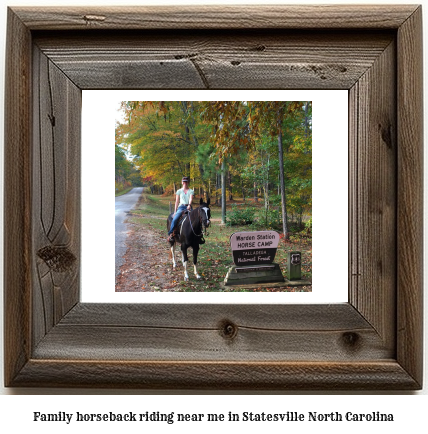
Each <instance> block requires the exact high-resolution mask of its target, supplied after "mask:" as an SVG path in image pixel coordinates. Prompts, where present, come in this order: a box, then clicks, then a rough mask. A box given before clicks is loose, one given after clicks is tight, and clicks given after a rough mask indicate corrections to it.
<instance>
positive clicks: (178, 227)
mask: <svg viewBox="0 0 428 434" xmlns="http://www.w3.org/2000/svg"><path fill="white" fill-rule="evenodd" d="M188 213H189V211H187V210H184V211H182V213H181V216H180V218H179V220H178V222H177V224H176V225H175V228H174V229H173V231H172V234H171V235H172V238H176V237H177V236H178V235H179V234H180V231H181V225H182V224H183V223H184V220H186V217H187V214H188Z"/></svg>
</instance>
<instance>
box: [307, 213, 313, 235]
mask: <svg viewBox="0 0 428 434" xmlns="http://www.w3.org/2000/svg"><path fill="white" fill-rule="evenodd" d="M305 229H306V232H307V233H308V234H311V233H312V217H311V218H310V219H309V220H308V221H307V222H306V223H305Z"/></svg>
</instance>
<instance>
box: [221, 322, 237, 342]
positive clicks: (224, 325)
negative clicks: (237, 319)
mask: <svg viewBox="0 0 428 434" xmlns="http://www.w3.org/2000/svg"><path fill="white" fill-rule="evenodd" d="M219 328H220V334H221V335H222V336H223V337H224V338H225V339H233V338H234V337H235V336H236V335H237V333H238V327H237V326H236V325H235V324H233V323H232V322H231V321H229V320H224V321H222V322H221V323H220V327H219Z"/></svg>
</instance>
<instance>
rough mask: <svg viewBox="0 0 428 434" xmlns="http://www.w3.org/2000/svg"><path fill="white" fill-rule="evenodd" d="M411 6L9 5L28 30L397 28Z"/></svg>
mask: <svg viewBox="0 0 428 434" xmlns="http://www.w3.org/2000/svg"><path fill="white" fill-rule="evenodd" d="M416 8H417V6H415V5H384V6H381V5H347V6H345V5H344V6H339V5H308V6H304V5H300V6H299V5H293V6H290V5H288V6H287V5H275V6H261V5H260V6H257V5H254V6H253V5H245V6H199V7H198V6H179V7H177V6H164V7H90V6H88V7H67V8H61V7H50V8H49V7H47V8H43V9H35V8H30V7H14V8H13V9H14V11H15V12H16V13H17V14H18V15H19V17H20V19H21V20H22V22H23V23H24V24H25V26H27V27H28V28H29V29H31V30H39V29H41V30H78V29H87V28H91V29H115V30H116V29H149V30H154V29H278V28H282V29H302V28H304V29H320V28H321V29H331V28H339V29H340V28H351V29H354V28H360V29H370V28H375V29H391V28H393V29H397V28H399V27H400V26H401V24H402V23H403V21H404V20H405V19H406V18H407V17H409V16H410V15H411V14H412V13H413V12H414V11H415V9H416Z"/></svg>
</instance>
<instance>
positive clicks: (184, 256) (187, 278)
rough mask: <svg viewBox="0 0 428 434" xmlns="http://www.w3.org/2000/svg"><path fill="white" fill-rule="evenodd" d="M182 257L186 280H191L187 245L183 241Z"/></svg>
mask: <svg viewBox="0 0 428 434" xmlns="http://www.w3.org/2000/svg"><path fill="white" fill-rule="evenodd" d="M181 257H182V260H183V268H184V281H185V282H187V281H188V280H189V275H188V274H187V261H188V258H187V246H186V245H185V244H184V243H182V244H181Z"/></svg>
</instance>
